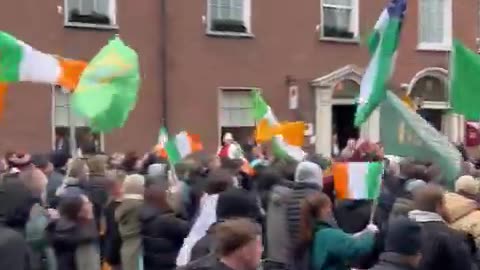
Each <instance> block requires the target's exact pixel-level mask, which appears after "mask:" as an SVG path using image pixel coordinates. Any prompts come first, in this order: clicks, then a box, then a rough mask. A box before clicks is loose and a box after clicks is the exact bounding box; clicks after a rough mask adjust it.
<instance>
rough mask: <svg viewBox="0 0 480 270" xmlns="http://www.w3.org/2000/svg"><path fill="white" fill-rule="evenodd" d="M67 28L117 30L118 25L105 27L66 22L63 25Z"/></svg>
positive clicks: (103, 25)
mask: <svg viewBox="0 0 480 270" xmlns="http://www.w3.org/2000/svg"><path fill="white" fill-rule="evenodd" d="M64 26H65V27H68V28H88V29H99V30H118V28H119V27H118V25H105V24H94V23H81V22H66V23H65V24H64Z"/></svg>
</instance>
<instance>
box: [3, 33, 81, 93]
mask: <svg viewBox="0 0 480 270" xmlns="http://www.w3.org/2000/svg"><path fill="white" fill-rule="evenodd" d="M86 66H87V63H85V62H83V61H74V60H67V59H64V58H61V57H57V56H53V55H51V54H46V53H42V52H40V51H38V50H36V49H34V48H32V47H30V46H29V45H27V44H25V43H24V42H23V41H21V40H18V39H16V38H15V37H13V36H11V35H9V34H7V33H5V32H1V31H0V84H2V83H3V84H9V83H13V82H26V81H28V82H35V83H49V84H56V85H61V86H63V87H65V88H67V89H70V90H73V89H74V88H75V87H76V86H77V84H78V81H79V79H80V75H81V73H82V72H83V70H84V69H85V67H86Z"/></svg>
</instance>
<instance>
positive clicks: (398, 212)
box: [390, 197, 415, 219]
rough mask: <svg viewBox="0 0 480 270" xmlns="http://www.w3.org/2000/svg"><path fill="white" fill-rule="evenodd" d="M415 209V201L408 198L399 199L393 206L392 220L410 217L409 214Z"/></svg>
mask: <svg viewBox="0 0 480 270" xmlns="http://www.w3.org/2000/svg"><path fill="white" fill-rule="evenodd" d="M414 209H415V204H414V202H413V200H411V199H409V198H406V197H398V198H397V199H396V200H395V203H394V204H393V208H392V211H391V212H390V219H394V218H397V217H400V216H403V217H408V212H410V211H412V210H414Z"/></svg>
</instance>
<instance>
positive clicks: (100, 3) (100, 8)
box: [95, 0, 110, 16]
mask: <svg viewBox="0 0 480 270" xmlns="http://www.w3.org/2000/svg"><path fill="white" fill-rule="evenodd" d="M95 1H96V7H95V11H96V12H98V13H100V14H103V15H107V16H108V15H109V2H110V0H95Z"/></svg>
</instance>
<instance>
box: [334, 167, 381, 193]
mask: <svg viewBox="0 0 480 270" xmlns="http://www.w3.org/2000/svg"><path fill="white" fill-rule="evenodd" d="M332 172H333V181H334V187H335V194H336V197H337V198H339V199H350V200H374V199H376V198H378V195H379V193H380V186H381V183H382V173H383V164H382V163H381V162H337V163H334V164H333V167H332Z"/></svg>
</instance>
